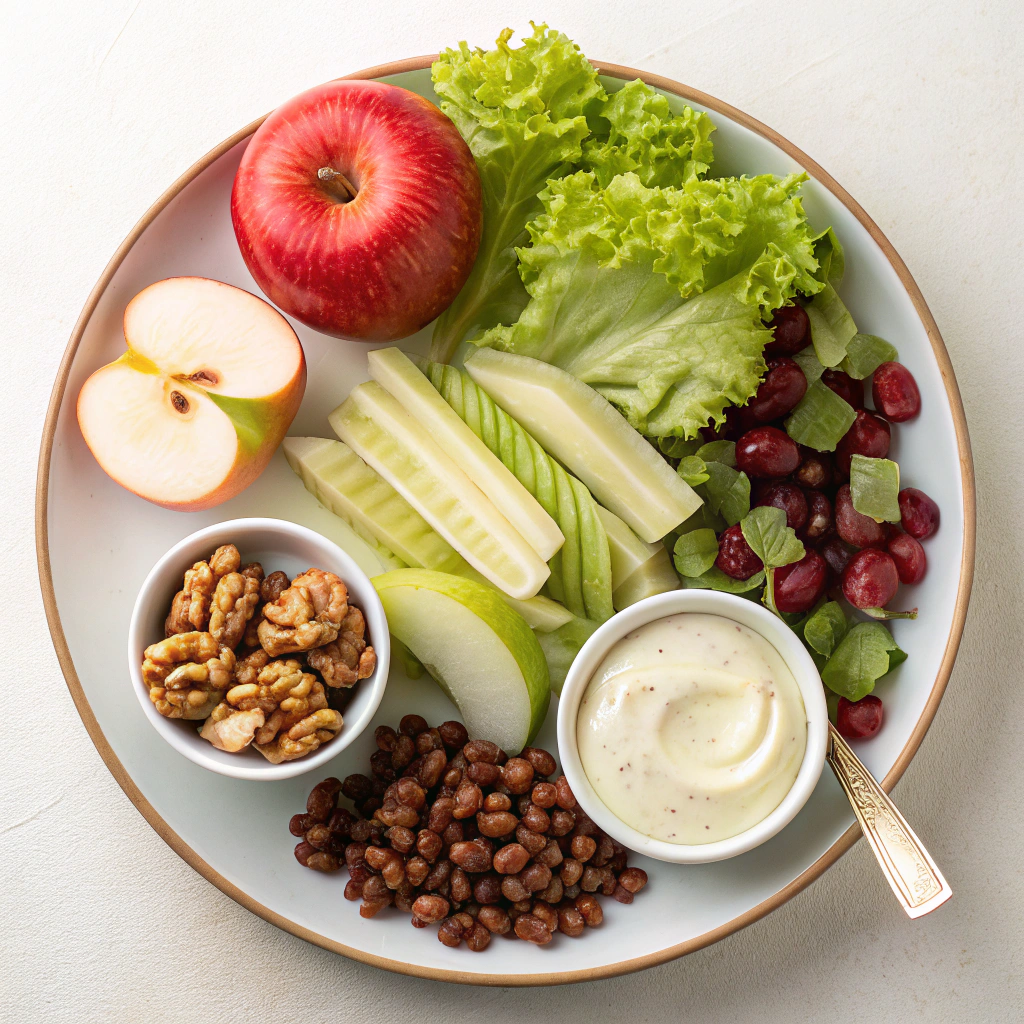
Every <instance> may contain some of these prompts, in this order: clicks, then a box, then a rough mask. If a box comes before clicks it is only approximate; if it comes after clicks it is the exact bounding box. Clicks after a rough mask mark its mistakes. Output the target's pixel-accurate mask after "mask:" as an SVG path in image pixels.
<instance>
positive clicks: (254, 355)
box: [78, 277, 306, 512]
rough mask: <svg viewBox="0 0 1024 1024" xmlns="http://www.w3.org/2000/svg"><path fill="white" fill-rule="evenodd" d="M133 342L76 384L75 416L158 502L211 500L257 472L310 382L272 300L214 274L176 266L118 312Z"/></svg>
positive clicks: (112, 466) (111, 471)
mask: <svg viewBox="0 0 1024 1024" xmlns="http://www.w3.org/2000/svg"><path fill="white" fill-rule="evenodd" d="M124 336H125V341H126V342H127V343H128V351H127V352H125V354H124V355H123V356H121V358H120V359H116V360H115V361H114V362H112V363H108V364H107V365H106V366H104V367H102V368H100V369H99V370H97V371H96V372H95V373H94V374H93V375H92V376H91V377H90V378H89V379H88V380H87V381H86V382H85V384H84V385H83V387H82V390H81V392H80V393H79V395H78V424H79V426H80V427H81V430H82V436H83V437H84V438H85V443H86V444H87V445H88V446H89V449H90V450H91V451H92V453H93V455H94V456H95V457H96V461H97V462H98V463H99V464H100V466H101V467H102V468H103V470H104V472H105V473H107V475H108V476H110V477H111V478H112V479H113V480H115V481H117V483H119V484H120V485H121V486H122V487H124V488H126V489H127V490H129V491H132V492H133V493H134V494H137V495H139V497H141V498H145V499H146V500H147V501H152V502H154V503H155V504H157V505H162V506H164V508H171V509H177V510H179V511H184V512H193V511H197V510H198V509H204V508H211V507H212V506H214V505H219V504H220V503H221V502H223V501H227V500H228V498H233V497H234V496H235V495H236V494H238V493H239V491H242V490H244V489H245V488H246V487H248V486H249V484H251V483H252V482H253V480H255V479H256V477H258V476H259V475H260V473H262V472H263V470H264V468H265V467H266V465H267V462H269V461H270V457H271V456H272V455H273V454H274V451H275V449H276V448H277V446H278V445H279V444H280V443H281V440H282V439H283V438H284V435H285V434H286V433H287V432H288V427H289V426H290V425H291V422H292V419H293V418H294V417H295V413H296V412H297V411H298V408H299V403H300V402H301V401H302V394H303V392H304V390H305V387H306V360H305V357H304V356H303V353H302V346H301V345H300V344H299V339H298V338H297V337H296V335H295V331H293V330H292V328H291V325H290V324H289V323H288V321H287V320H285V318H284V317H283V316H282V315H281V314H280V313H278V312H277V310H276V309H274V308H273V307H272V306H271V305H269V304H268V303H266V302H264V301H263V300H262V299H259V298H257V297H256V296H255V295H251V294H250V293H249V292H246V291H242V289H241V288H235V287H233V286H231V285H228V284H222V283H221V282H220V281H211V280H209V279H207V278H203V277H172V278H168V279H167V280H164V281H158V282H157V283H156V284H152V285H150V286H149V287H148V288H146V289H144V290H143V291H141V292H139V294H138V295H136V296H135V298H134V299H132V301H131V302H129V303H128V308H127V309H126V310H125V313H124Z"/></svg>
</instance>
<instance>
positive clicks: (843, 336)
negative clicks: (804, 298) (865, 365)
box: [807, 284, 857, 366]
mask: <svg viewBox="0 0 1024 1024" xmlns="http://www.w3.org/2000/svg"><path fill="white" fill-rule="evenodd" d="M807 318H808V319H809V320H810V321H811V342H812V343H813V345H814V353H815V355H816V356H817V357H818V358H819V359H820V360H821V363H822V365H823V366H838V365H839V364H840V363H841V362H842V361H843V359H844V358H845V357H846V350H847V348H848V347H849V344H850V342H851V341H852V340H853V338H854V336H855V335H856V333H857V325H856V324H855V323H854V322H853V317H852V316H850V311H849V310H848V309H847V308H846V306H845V305H844V303H843V300H842V299H841V298H839V293H838V292H837V291H836V290H835V288H833V287H832V285H830V284H826V285H825V287H824V288H823V289H822V290H821V291H820V292H818V294H817V295H815V296H814V298H813V299H811V301H810V302H809V303H808V305H807Z"/></svg>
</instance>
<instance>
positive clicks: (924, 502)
mask: <svg viewBox="0 0 1024 1024" xmlns="http://www.w3.org/2000/svg"><path fill="white" fill-rule="evenodd" d="M899 503H900V521H901V524H902V526H903V529H904V530H906V531H907V533H909V534H910V536H911V537H914V538H916V539H917V540H924V539H925V538H927V537H930V536H931V535H932V534H933V533H934V532H935V531H936V530H937V529H938V528H939V506H938V505H936V504H935V502H934V501H932V499H931V498H929V497H928V495H927V494H925V493H924V491H919V490H918V489H917V488H916V487H905V488H904V489H903V490H902V491H900V493H899Z"/></svg>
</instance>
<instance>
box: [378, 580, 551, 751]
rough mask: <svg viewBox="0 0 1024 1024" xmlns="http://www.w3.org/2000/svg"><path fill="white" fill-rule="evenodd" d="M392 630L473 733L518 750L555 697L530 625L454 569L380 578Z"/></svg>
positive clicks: (488, 589)
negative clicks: (453, 705)
mask: <svg viewBox="0 0 1024 1024" xmlns="http://www.w3.org/2000/svg"><path fill="white" fill-rule="evenodd" d="M373 585H374V586H375V587H376V588H377V593H378V594H379V595H380V599H381V603H382V604H383V605H384V612H385V614H386V615H387V617H388V628H389V629H390V630H391V633H392V634H393V635H394V636H396V637H397V638H398V639H399V640H400V641H401V642H402V643H403V644H404V645H405V646H406V647H407V648H408V649H409V650H410V651H411V652H412V653H413V655H414V656H415V657H416V659H417V660H418V661H420V662H421V663H422V664H423V667H424V668H425V669H426V670H427V671H428V672H429V673H430V675H431V676H432V677H433V678H434V679H435V680H436V681H437V683H438V685H439V686H440V687H441V689H442V690H444V692H445V693H446V694H447V695H448V697H449V698H450V699H451V700H452V701H453V702H454V703H455V705H456V706H457V707H458V709H459V711H460V712H461V713H462V718H463V721H464V722H465V723H466V728H467V729H468V730H469V734H470V736H472V737H474V738H478V739H487V740H491V741H492V742H494V743H497V744H498V746H499V747H501V748H502V750H505V751H507V752H508V753H510V754H516V753H518V752H519V751H520V750H522V749H523V747H524V746H526V744H527V743H529V742H530V740H531V739H532V738H533V737H534V736H536V734H537V731H538V729H540V727H541V723H542V722H543V721H544V716H545V714H546V713H547V709H548V703H549V701H550V699H551V689H550V683H549V675H548V668H547V663H546V661H545V659H544V652H543V651H542V650H541V647H540V644H539V643H538V641H537V638H536V637H535V636H534V635H533V633H532V632H531V631H530V627H529V626H527V624H526V623H525V622H524V621H523V619H522V617H521V616H519V615H517V614H516V613H515V612H514V611H513V610H512V609H511V608H509V607H508V605H507V604H505V602H504V601H502V600H501V598H500V597H499V596H498V594H496V593H495V591H494V590H493V589H492V588H491V587H486V586H483V585H482V584H480V583H474V582H472V581H471V580H465V579H462V578H460V577H458V576H450V575H448V574H447V573H440V572H430V571H428V570H425V569H398V570H396V571H395V572H387V573H384V574H383V575H381V576H377V577H375V578H374V580H373Z"/></svg>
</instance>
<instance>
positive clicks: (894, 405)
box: [871, 363, 921, 423]
mask: <svg viewBox="0 0 1024 1024" xmlns="http://www.w3.org/2000/svg"><path fill="white" fill-rule="evenodd" d="M871 397H872V399H873V400H874V403H875V408H876V409H877V410H878V411H879V412H881V413H884V414H885V415H886V417H888V418H889V419H890V420H892V421H893V423H902V422H903V421H904V420H909V419H912V418H913V417H914V416H916V415H917V414H918V413H919V412H920V411H921V392H920V391H918V390H917V381H916V380H914V375H913V374H912V373H911V372H910V371H909V370H908V369H907V368H906V367H905V366H904V365H903V364H902V363H882V365H881V366H880V367H879V368H878V369H877V370H875V374H874V376H873V377H872V378H871Z"/></svg>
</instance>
